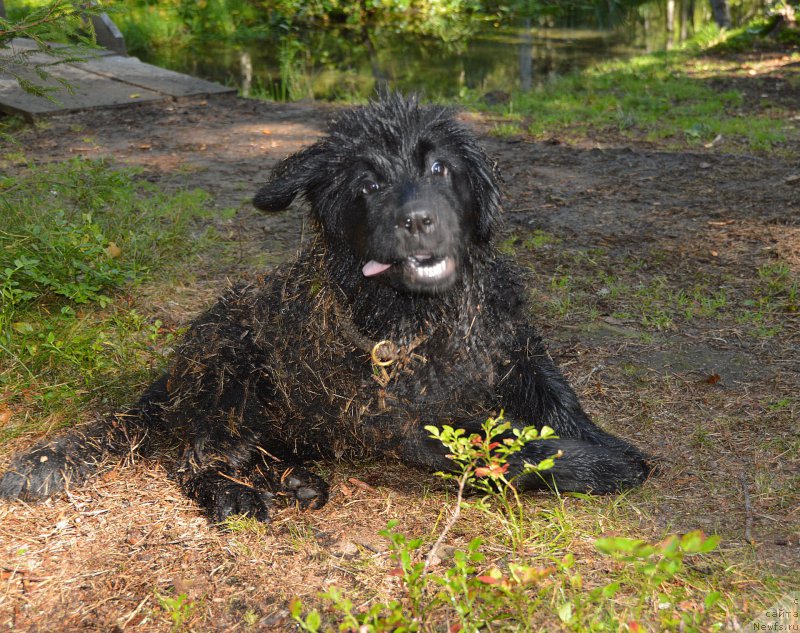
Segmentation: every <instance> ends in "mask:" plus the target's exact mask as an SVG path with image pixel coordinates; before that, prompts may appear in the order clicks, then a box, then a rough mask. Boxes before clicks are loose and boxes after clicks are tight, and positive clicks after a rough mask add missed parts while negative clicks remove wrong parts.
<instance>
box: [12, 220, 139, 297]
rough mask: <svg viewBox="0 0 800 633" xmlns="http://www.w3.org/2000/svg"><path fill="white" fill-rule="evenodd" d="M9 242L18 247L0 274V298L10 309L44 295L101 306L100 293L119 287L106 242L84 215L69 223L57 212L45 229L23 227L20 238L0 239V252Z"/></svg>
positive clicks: (121, 277)
mask: <svg viewBox="0 0 800 633" xmlns="http://www.w3.org/2000/svg"><path fill="white" fill-rule="evenodd" d="M26 234H27V238H28V239H25V236H26ZM12 239H13V240H14V241H17V240H18V241H19V242H18V245H17V246H18V247H17V248H9V249H8V251H15V254H16V255H18V256H17V257H16V258H15V259H14V260H13V262H11V266H5V267H4V268H3V269H0V297H2V299H3V301H4V302H8V305H10V306H12V307H18V306H19V305H21V304H23V303H25V302H27V301H30V300H32V299H35V298H37V297H38V296H40V295H42V294H44V293H45V292H47V291H50V292H53V293H54V294H57V295H62V296H64V297H67V298H68V299H71V300H72V301H74V302H75V303H86V302H88V301H98V302H99V303H100V305H101V306H105V305H107V304H108V303H109V302H110V299H109V298H108V297H107V296H106V295H104V294H101V292H102V291H103V290H104V289H105V288H113V287H116V286H119V285H121V284H122V283H123V282H124V281H125V274H124V272H123V271H122V270H121V269H120V268H119V267H118V266H117V265H116V263H115V260H114V259H113V258H112V256H111V255H110V254H109V251H108V248H109V244H110V241H109V240H108V239H107V238H106V236H105V235H104V234H103V231H102V229H101V228H100V227H99V226H98V225H97V224H95V223H94V222H92V215H91V214H90V213H84V214H82V216H81V219H80V221H79V222H70V221H68V220H67V219H66V218H65V217H64V213H63V212H60V211H59V212H56V213H55V215H54V216H53V219H52V223H50V224H48V225H47V226H43V225H40V224H32V225H27V226H25V227H23V233H22V234H21V235H9V234H7V233H2V234H0V248H2V247H3V243H4V242H6V243H9V242H11V241H12ZM4 250H5V249H4Z"/></svg>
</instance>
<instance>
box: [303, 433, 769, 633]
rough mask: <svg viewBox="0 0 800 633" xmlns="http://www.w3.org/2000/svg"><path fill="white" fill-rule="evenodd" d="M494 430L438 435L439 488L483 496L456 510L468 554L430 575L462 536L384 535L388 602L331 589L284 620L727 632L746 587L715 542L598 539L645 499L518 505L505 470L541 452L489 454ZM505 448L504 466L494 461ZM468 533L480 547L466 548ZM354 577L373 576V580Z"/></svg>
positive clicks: (306, 624) (376, 627) (385, 626)
mask: <svg viewBox="0 0 800 633" xmlns="http://www.w3.org/2000/svg"><path fill="white" fill-rule="evenodd" d="M499 423H500V420H489V421H488V422H487V423H486V425H484V433H482V434H481V435H473V436H470V437H465V436H460V437H458V436H457V435H456V434H454V433H453V432H452V429H448V427H443V429H442V431H441V435H440V436H439V437H440V439H441V441H443V442H444V443H445V444H446V446H447V447H448V449H449V450H450V451H451V452H452V457H453V459H454V460H455V461H456V463H457V464H458V466H457V467H456V473H455V474H452V475H446V476H447V477H449V478H452V479H456V480H458V481H459V483H460V484H461V485H460V487H459V489H461V487H463V482H464V481H468V482H469V483H470V486H472V487H473V489H475V488H477V490H480V495H482V496H480V495H478V496H479V498H476V495H473V496H471V497H469V498H468V499H467V500H463V501H462V500H461V496H460V494H459V497H458V499H456V501H455V504H456V505H455V507H454V510H455V509H458V510H460V514H454V515H453V520H456V519H457V520H458V521H460V522H463V524H462V525H461V526H460V527H461V528H462V529H463V532H462V533H461V536H462V537H463V540H465V541H466V542H467V545H466V547H464V548H460V549H456V550H455V552H454V553H453V554H452V560H451V561H450V562H449V563H448V564H447V565H437V566H431V567H429V566H428V565H427V564H426V561H429V555H427V552H429V551H430V549H431V547H432V545H433V540H434V539H436V543H439V542H441V541H442V540H443V538H444V537H445V535H446V534H447V533H448V530H450V529H453V528H455V527H456V526H457V525H458V524H456V523H453V521H451V522H449V523H448V524H447V526H445V527H444V528H443V527H441V526H438V527H436V528H434V529H433V530H432V532H431V535H430V537H429V538H409V537H408V536H406V535H405V534H403V533H401V532H400V531H398V530H397V529H396V527H397V522H390V523H389V525H388V527H387V529H386V530H384V531H382V532H381V535H382V536H384V537H385V538H386V539H387V540H388V541H389V543H390V545H389V551H390V559H391V564H392V568H391V569H390V571H389V572H388V575H389V576H390V577H393V578H395V579H396V581H397V582H396V583H395V584H394V585H393V587H394V588H393V590H392V591H391V593H390V595H388V596H383V595H381V593H380V592H379V594H378V595H377V596H376V595H374V594H372V595H371V597H370V599H367V600H364V599H363V598H364V596H363V595H360V594H359V595H355V594H354V593H352V592H349V591H344V590H342V589H340V588H338V587H336V586H335V585H334V586H329V587H328V588H327V590H326V591H324V592H321V593H320V596H319V597H320V600H321V604H322V605H324V606H325V608H324V609H323V610H320V609H317V608H311V607H310V606H309V605H307V604H306V603H304V602H303V601H302V600H300V599H295V600H293V601H292V602H291V604H290V613H291V615H292V617H293V619H294V620H295V622H296V623H297V624H298V626H299V627H300V628H301V629H302V630H305V631H311V632H317V631H335V630H348V631H356V630H358V631H371V632H381V631H409V632H410V631H433V630H451V631H463V632H476V633H477V632H478V631H488V630H491V631H519V630H531V631H554V630H558V631H576V632H590V631H698V632H699V631H718V630H722V629H723V627H724V626H725V622H726V619H727V618H728V616H729V615H730V614H731V613H736V612H737V611H738V610H739V608H740V607H739V605H738V604H737V601H738V598H737V595H736V593H737V582H738V581H740V580H741V578H740V577H739V574H738V573H737V572H736V570H735V569H733V568H731V567H730V565H729V562H728V560H727V556H726V553H725V551H724V548H722V547H719V546H720V538H719V537H718V536H706V535H704V534H703V533H701V532H699V531H691V532H688V533H685V534H682V535H674V534H667V535H665V536H664V538H663V539H661V540H658V541H656V542H646V541H643V540H641V539H637V538H632V537H627V536H621V535H619V534H611V535H607V536H603V537H598V534H604V533H607V530H608V525H614V526H619V525H629V524H630V523H631V509H633V510H635V509H636V506H637V505H640V504H641V502H642V499H633V500H629V499H628V496H627V495H621V496H617V497H615V498H611V499H609V498H600V497H592V496H589V495H580V494H574V495H569V496H564V497H560V498H557V499H556V500H555V501H554V502H553V503H549V504H538V503H536V502H534V501H532V500H531V499H530V498H523V497H520V496H518V494H517V492H516V490H515V489H514V487H513V483H512V482H511V481H508V480H507V479H506V478H505V474H504V473H505V470H504V469H503V468H502V465H503V464H504V463H506V462H505V459H507V458H508V457H509V456H510V455H511V454H513V453H514V452H516V451H517V450H519V447H520V446H522V445H523V444H524V443H525V442H527V441H538V440H537V439H536V437H526V438H524V439H523V438H518V439H517V440H507V441H505V442H504V444H503V445H500V444H497V443H493V442H492V440H493V439H494V438H496V433H498V432H501V431H502V426H498V424H499ZM434 435H437V434H436V433H434ZM543 436H544V435H543ZM700 439H701V438H700ZM512 445H513V446H512ZM498 446H499V448H498ZM506 448H507V449H508V454H507V455H503V456H501V455H499V454H498V453H495V452H493V451H494V450H495V449H496V450H498V451H500V450H504V449H506ZM543 466H544V467H546V465H544V464H540V465H539V468H541V467H543ZM440 474H441V473H440ZM632 494H633V495H634V496H636V495H641V494H642V493H641V492H638V493H637V492H634V493H632ZM487 525H490V526H495V531H496V533H492V532H491V531H487V529H486V526H487ZM508 528H511V529H510V530H509V529H508ZM474 531H478V533H479V536H472V533H473V532H474ZM437 533H439V537H438V539H437V538H436V535H437ZM351 571H352V573H354V574H357V575H361V574H364V575H367V574H369V573H370V570H369V569H368V568H366V569H362V570H355V569H352V570H351ZM379 573H381V574H385V573H386V572H385V570H384V571H383V572H379ZM767 582H771V581H770V580H768V581H767ZM367 586H369V583H367ZM764 593H765V596H764V597H765V601H767V602H769V601H770V600H772V601H774V600H776V599H777V598H778V597H779V596H780V590H775V589H770V588H767V587H766V586H765V587H764ZM448 627H449V628H448ZM521 627H522V628H521Z"/></svg>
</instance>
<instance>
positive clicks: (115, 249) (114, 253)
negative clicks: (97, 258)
mask: <svg viewBox="0 0 800 633" xmlns="http://www.w3.org/2000/svg"><path fill="white" fill-rule="evenodd" d="M106 255H108V256H109V257H110V258H111V259H116V258H117V257H119V256H120V255H122V249H121V248H120V247H119V246H117V244H116V242H109V243H108V246H106Z"/></svg>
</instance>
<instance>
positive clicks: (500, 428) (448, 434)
mask: <svg viewBox="0 0 800 633" xmlns="http://www.w3.org/2000/svg"><path fill="white" fill-rule="evenodd" d="M425 430H426V431H428V433H430V435H431V437H433V438H435V439H438V440H439V441H440V442H441V443H442V444H444V445H445V446H446V447H447V448H448V450H449V451H450V454H449V455H448V457H449V458H450V459H451V460H453V462H454V464H455V468H454V472H440V473H437V475H438V476H439V477H441V478H442V479H445V480H456V481H457V482H458V503H457V505H456V508H455V511H454V513H453V514H454V518H452V519H451V523H450V524H452V523H454V522H455V519H456V518H457V517H458V512H459V511H460V508H461V507H474V508H476V509H477V510H479V511H480V512H482V513H484V514H485V515H486V516H487V518H489V519H490V520H492V521H496V522H497V524H498V525H501V526H503V528H504V530H505V532H506V533H507V535H508V536H509V538H510V540H511V543H512V547H513V548H514V549H519V548H520V547H521V544H522V542H523V540H524V534H523V532H524V525H525V509H524V506H523V505H522V503H521V501H520V498H519V493H518V491H517V489H516V487H515V486H514V483H513V480H514V479H515V478H516V477H519V476H529V475H531V474H533V473H539V472H542V471H545V470H548V469H550V468H552V467H553V463H554V461H553V460H554V459H555V458H557V457H558V455H554V456H553V457H552V458H548V459H545V460H542V461H541V462H539V463H538V464H529V463H524V462H523V464H522V468H521V469H520V472H519V473H518V474H517V475H516V477H510V476H509V475H508V473H509V468H510V466H511V461H510V460H511V459H513V458H514V457H515V456H516V455H518V454H519V453H520V452H521V451H522V449H523V448H524V447H525V445H526V444H528V443H529V442H533V441H536V440H541V439H548V438H552V437H555V434H554V431H553V429H551V428H550V427H547V426H545V427H543V428H542V429H541V431H539V430H538V429H536V428H535V427H533V426H526V427H523V428H512V426H511V423H510V422H508V421H507V420H504V419H503V415H502V413H501V414H500V415H499V416H498V417H497V418H489V419H488V420H486V422H484V423H483V425H482V431H483V432H482V433H481V434H477V433H472V434H470V435H467V433H466V431H465V430H464V429H454V428H453V427H451V426H448V425H446V424H445V425H442V427H441V428H439V427H436V426H426V427H425ZM465 488H471V489H473V490H476V491H478V492H481V493H483V495H482V496H481V497H480V498H478V499H477V500H475V501H471V502H465V501H463V492H464V489H465ZM494 502H496V504H497V505H495V503H494ZM446 534H447V529H445V530H444V532H443V533H442V535H441V536H440V538H439V541H442V540H443V539H444V536H445V535H446Z"/></svg>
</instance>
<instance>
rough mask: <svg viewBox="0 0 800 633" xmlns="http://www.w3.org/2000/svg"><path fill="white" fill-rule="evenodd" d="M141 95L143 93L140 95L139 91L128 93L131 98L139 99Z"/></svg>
mask: <svg viewBox="0 0 800 633" xmlns="http://www.w3.org/2000/svg"><path fill="white" fill-rule="evenodd" d="M141 96H142V95H140V94H139V93H138V92H134V93H132V94H130V95H128V97H129V98H131V99H139V98H140V97H141Z"/></svg>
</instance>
